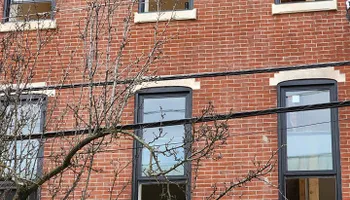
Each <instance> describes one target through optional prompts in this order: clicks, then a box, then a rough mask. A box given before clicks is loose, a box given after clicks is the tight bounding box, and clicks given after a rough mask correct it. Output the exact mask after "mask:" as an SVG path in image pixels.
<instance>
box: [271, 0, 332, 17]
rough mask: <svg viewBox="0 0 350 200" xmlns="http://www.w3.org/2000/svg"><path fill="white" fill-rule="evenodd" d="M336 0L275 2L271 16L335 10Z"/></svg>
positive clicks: (285, 0) (277, 0)
mask: <svg viewBox="0 0 350 200" xmlns="http://www.w3.org/2000/svg"><path fill="white" fill-rule="evenodd" d="M337 8H338V4H337V0H275V3H274V4H272V14H284V13H298V12H315V11H326V10H337Z"/></svg>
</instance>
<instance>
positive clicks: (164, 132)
mask: <svg viewBox="0 0 350 200" xmlns="http://www.w3.org/2000/svg"><path fill="white" fill-rule="evenodd" d="M143 108H144V110H143V122H158V121H165V120H175V119H183V118H185V114H186V98H185V97H168V98H148V99H147V98H146V99H144V106H143ZM184 134H185V127H184V125H177V126H167V127H160V128H148V129H144V130H143V138H144V140H145V142H147V143H148V144H149V145H151V146H153V147H154V148H155V150H156V151H157V159H158V163H159V164H160V167H161V170H163V171H166V170H169V169H170V168H171V167H173V166H174V165H175V164H176V163H178V162H179V161H181V160H183V158H184V155H185V154H184V147H183V141H184V136H185V135H184ZM141 165H142V166H141V171H142V175H143V176H147V174H148V172H151V173H157V172H159V169H158V167H157V163H156V161H155V160H154V158H153V157H151V155H150V152H149V151H148V150H147V149H146V148H143V150H142V163H141ZM168 175H184V166H183V165H182V166H179V167H177V168H176V169H175V170H173V171H171V172H170V173H168Z"/></svg>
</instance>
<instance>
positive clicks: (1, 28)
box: [0, 19, 57, 32]
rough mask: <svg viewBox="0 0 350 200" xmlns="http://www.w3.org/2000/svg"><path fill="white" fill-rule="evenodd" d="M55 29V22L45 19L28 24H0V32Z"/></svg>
mask: <svg viewBox="0 0 350 200" xmlns="http://www.w3.org/2000/svg"><path fill="white" fill-rule="evenodd" d="M55 28H57V24H56V20H51V19H46V20H39V21H29V22H6V23H3V24H0V32H10V31H17V30H18V31H27V30H38V29H40V30H42V29H55Z"/></svg>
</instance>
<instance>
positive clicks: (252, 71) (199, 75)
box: [0, 61, 350, 92]
mask: <svg viewBox="0 0 350 200" xmlns="http://www.w3.org/2000/svg"><path fill="white" fill-rule="evenodd" d="M341 66H350V61H341V62H328V63H317V64H310V65H294V66H287V67H271V68H259V69H248V70H238V71H237V70H235V71H225V72H205V73H193V74H179V75H169V76H155V77H149V78H143V79H141V80H139V81H138V82H152V81H167V80H178V79H188V78H211V77H222V76H240V75H250V74H261V73H272V72H281V71H292V70H301V69H317V68H325V67H341ZM134 81H135V79H124V80H116V81H102V82H95V83H71V84H58V85H51V86H42V87H27V88H23V91H41V90H55V89H58V90H60V89H72V88H82V87H98V86H108V85H113V84H115V83H116V84H119V85H120V84H130V83H133V82H134ZM5 91H14V90H13V88H11V87H10V86H9V87H8V88H7V89H3V90H0V92H5Z"/></svg>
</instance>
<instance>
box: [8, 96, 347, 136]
mask: <svg viewBox="0 0 350 200" xmlns="http://www.w3.org/2000/svg"><path fill="white" fill-rule="evenodd" d="M346 106H350V100H346V101H336V102H330V103H321V104H310V105H303V106H292V107H279V108H270V109H266V110H254V111H247V112H237V113H227V114H217V115H212V116H203V117H192V118H185V119H178V120H169V121H162V122H151V123H138V124H127V125H118V126H115V127H111V128H101V129H100V130H99V131H102V132H104V133H107V134H112V133H117V132H118V131H121V130H123V131H127V130H140V129H145V128H156V127H164V126H175V125H184V124H196V123H204V122H212V121H218V120H230V119H239V118H246V117H254V116H262V115H270V114H278V113H287V112H297V111H308V110H317V109H327V108H340V107H346ZM87 132H88V129H80V130H65V131H56V132H46V133H44V134H32V135H28V136H20V137H16V138H17V139H29V138H31V139H39V138H53V137H57V136H74V135H79V134H85V133H87ZM13 138H14V137H10V139H13Z"/></svg>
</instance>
